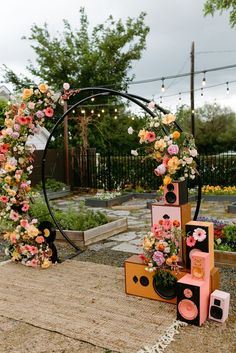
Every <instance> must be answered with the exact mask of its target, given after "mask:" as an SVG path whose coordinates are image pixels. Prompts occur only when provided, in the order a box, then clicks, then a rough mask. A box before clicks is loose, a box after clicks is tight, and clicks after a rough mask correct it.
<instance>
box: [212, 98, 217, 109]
mask: <svg viewBox="0 0 236 353" xmlns="http://www.w3.org/2000/svg"><path fill="white" fill-rule="evenodd" d="M213 105H214V108H216V107H217V104H216V98H215V100H214V104H213Z"/></svg>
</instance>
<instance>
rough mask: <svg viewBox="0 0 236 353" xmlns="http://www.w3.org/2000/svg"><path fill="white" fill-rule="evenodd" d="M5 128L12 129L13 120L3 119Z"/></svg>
mask: <svg viewBox="0 0 236 353" xmlns="http://www.w3.org/2000/svg"><path fill="white" fill-rule="evenodd" d="M5 126H6V127H12V126H13V120H12V119H9V118H6V119H5Z"/></svg>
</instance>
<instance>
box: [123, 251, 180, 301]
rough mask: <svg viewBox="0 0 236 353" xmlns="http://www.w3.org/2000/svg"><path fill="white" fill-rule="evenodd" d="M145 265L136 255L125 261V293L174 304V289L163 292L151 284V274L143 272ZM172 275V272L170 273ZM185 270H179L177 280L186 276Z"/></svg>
mask: <svg viewBox="0 0 236 353" xmlns="http://www.w3.org/2000/svg"><path fill="white" fill-rule="evenodd" d="M145 267H147V265H145V264H144V263H143V262H142V260H141V259H140V258H139V256H138V255H133V256H131V257H130V258H129V259H127V260H126V261H125V292H126V293H127V294H132V295H135V296H139V297H144V298H149V299H154V300H159V301H163V302H167V303H172V304H176V290H177V289H176V288H175V291H174V294H173V292H172V293H171V294H170V292H168V291H166V293H165V291H163V289H162V288H158V286H155V284H153V274H154V273H153V272H151V273H150V272H148V271H146V270H145ZM172 273H173V272H172ZM186 273H187V272H186V271H185V270H181V271H180V272H179V273H178V275H177V276H176V277H177V279H180V278H181V277H183V276H185V275H186ZM175 275H176V274H175Z"/></svg>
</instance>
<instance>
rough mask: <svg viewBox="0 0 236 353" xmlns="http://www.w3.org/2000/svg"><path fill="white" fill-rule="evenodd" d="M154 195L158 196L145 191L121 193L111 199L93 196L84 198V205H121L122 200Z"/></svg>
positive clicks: (153, 196) (152, 196)
mask: <svg viewBox="0 0 236 353" xmlns="http://www.w3.org/2000/svg"><path fill="white" fill-rule="evenodd" d="M156 197H158V195H157V193H147V192H144V193H128V194H123V195H120V196H117V197H114V198H113V199H109V200H101V199H96V198H95V197H93V198H88V199H85V206H89V207H112V206H116V205H121V204H122V203H123V202H127V201H129V200H132V199H133V198H140V199H147V198H150V199H155V198H156Z"/></svg>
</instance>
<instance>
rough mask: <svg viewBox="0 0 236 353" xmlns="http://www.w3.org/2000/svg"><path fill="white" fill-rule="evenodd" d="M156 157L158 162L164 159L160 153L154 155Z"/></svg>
mask: <svg viewBox="0 0 236 353" xmlns="http://www.w3.org/2000/svg"><path fill="white" fill-rule="evenodd" d="M154 157H155V158H156V160H157V161H160V160H161V159H162V156H161V154H160V152H156V153H155V154H154Z"/></svg>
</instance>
